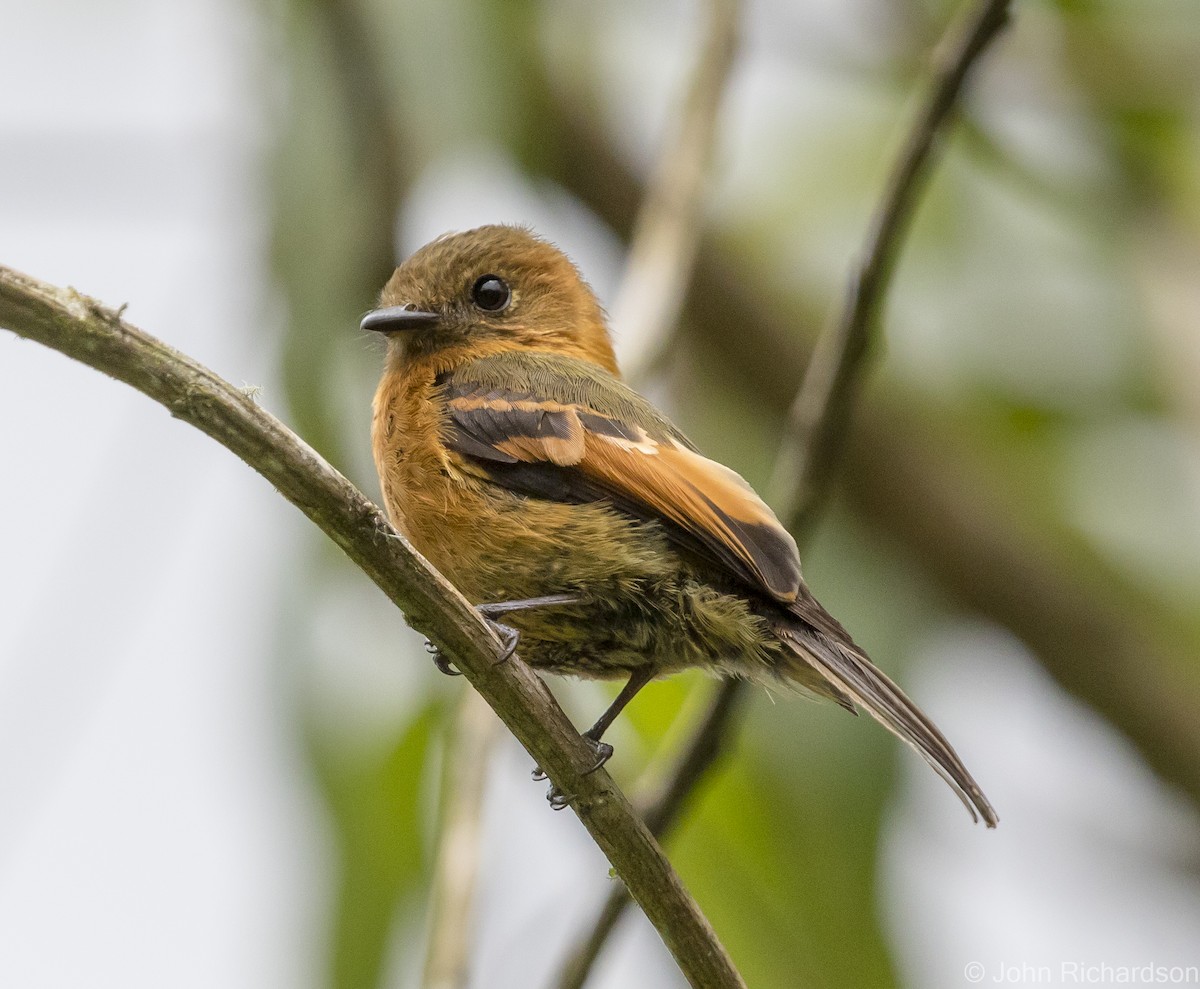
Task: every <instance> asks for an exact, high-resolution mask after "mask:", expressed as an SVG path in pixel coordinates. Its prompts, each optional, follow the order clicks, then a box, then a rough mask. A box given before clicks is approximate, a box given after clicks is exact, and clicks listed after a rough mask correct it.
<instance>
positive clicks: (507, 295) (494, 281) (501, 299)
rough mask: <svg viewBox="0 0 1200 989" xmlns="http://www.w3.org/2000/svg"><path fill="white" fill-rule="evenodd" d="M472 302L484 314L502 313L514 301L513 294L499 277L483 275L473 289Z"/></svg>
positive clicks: (506, 283)
mask: <svg viewBox="0 0 1200 989" xmlns="http://www.w3.org/2000/svg"><path fill="white" fill-rule="evenodd" d="M471 301H472V302H474V303H475V305H476V306H477V307H478V308H480V309H482V310H483V311H484V312H501V311H502V310H504V309H507V308H508V304H509V303H510V302H511V301H512V292H511V291H510V289H509V287H508V282H506V281H505V280H504V279H503V278H501V277H499V276H498V275H481V276H480V277H479V278H477V279H476V280H475V285H474V287H473V288H472V289H471Z"/></svg>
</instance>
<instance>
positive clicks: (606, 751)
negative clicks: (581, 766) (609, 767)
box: [583, 732, 613, 776]
mask: <svg viewBox="0 0 1200 989" xmlns="http://www.w3.org/2000/svg"><path fill="white" fill-rule="evenodd" d="M583 738H584V740H585V741H587V742H590V743H591V746H592V749H593V750H594V751H595V753H596V764H595V765H594V766H592V768H591V769H587V770H584V772H583V775H584V776H590V775H591V774H592V773H594V772H595V771H596V770H597V769H599V768H600V767H601V766H603V765H604V764H605V763H606V762H608V760H609V759H611V758H612V754H613V747H612V746H611V745H609V744H608V742H598V741H596V740H595V739H594V738H591V737H589V736H588V734H587V732H584V734H583Z"/></svg>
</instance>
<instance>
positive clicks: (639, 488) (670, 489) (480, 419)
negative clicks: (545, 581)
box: [443, 364, 800, 602]
mask: <svg viewBox="0 0 1200 989" xmlns="http://www.w3.org/2000/svg"><path fill="white" fill-rule="evenodd" d="M566 366H567V367H568V368H569V366H570V365H569V364H568V365H566ZM610 381H611V387H612V388H614V390H618V391H619V394H618V398H619V401H616V402H613V403H611V404H613V405H615V406H617V407H619V408H622V409H623V412H624V414H623V415H613V414H606V413H605V412H601V411H600V410H598V409H597V408H596V407H595V405H597V404H609V403H603V402H602V401H601V402H597V401H595V398H602V397H603V396H601V395H597V394H596V389H597V388H601V389H602V388H603V387H604V386H605V385H606V384H608V383H606V382H604V381H603V380H602V379H597V378H596V376H595V374H594V373H593V374H590V375H589V376H588V377H587V379H586V381H585V382H583V383H582V384H580V383H572V382H570V381H567V382H562V381H558V382H557V384H558V385H559V389H560V390H562V391H566V392H575V393H578V394H580V397H579V398H577V399H576V400H574V401H569V400H567V401H564V400H562V399H561V398H560V397H558V396H554V397H551V396H547V395H544V394H543V395H538V394H534V393H532V392H528V391H523V390H520V389H513V390H511V391H510V390H505V389H504V388H502V387H497V386H495V385H493V386H490V387H486V386H482V385H481V384H480V383H479V382H477V381H472V380H471V379H470V377H469V375H461V374H458V373H456V374H455V375H453V376H451V377H449V378H448V379H447V380H445V381H444V382H443V387H444V389H445V400H446V408H447V413H448V425H449V429H448V430H447V431H446V437H445V439H446V442H447V444H448V445H449V446H450V447H451V448H452V449H454V450H456V451H457V452H458V453H460V454H462V455H463V456H466V457H469V458H473V459H474V460H475V461H477V462H479V463H481V464H482V466H483V469H484V472H485V473H486V474H487V475H488V476H489V477H490V478H491V479H492V480H494V481H497V482H498V483H501V484H506V485H507V486H509V487H512V488H514V489H517V490H521V491H522V492H523V493H526V494H532V495H535V496H537V497H549V498H554V499H555V500H571V501H596V500H601V499H605V500H609V501H611V502H612V503H613V504H614V505H615V506H616V507H617V508H618V509H620V510H622V511H625V512H628V513H629V514H632V515H634V516H637V517H640V518H649V519H655V520H659V521H662V522H664V523H667V526H666V527H667V531H668V532H669V533H670V534H671V535H672V536H673V537H674V538H676V539H677V541H679V542H680V543H682V544H685V545H687V546H688V547H689V548H691V549H693V550H695V551H698V552H700V553H701V554H702V555H704V556H706V557H707V558H709V559H710V560H711V561H713V562H715V563H718V564H720V565H722V566H724V567H725V568H726V569H728V570H729V571H731V572H732V573H733V574H734V575H735V576H737V577H738V578H740V579H741V580H743V581H744V582H746V583H748V584H750V585H751V586H753V587H754V588H756V589H757V590H759V591H761V592H765V593H767V594H769V595H770V596H771V597H774V598H775V599H777V600H779V601H783V602H791V601H795V600H796V597H797V593H798V591H799V588H800V557H799V554H798V552H797V550H796V543H795V541H794V540H793V539H792V537H791V535H790V534H789V533H788V532H787V530H786V529H784V528H783V526H782V525H780V524H779V520H778V519H776V517H775V515H774V513H773V512H772V511H771V509H770V508H768V507H767V505H766V504H765V503H764V502H763V501H762V499H760V498H759V497H758V495H756V494H755V493H754V490H753V489H752V488H751V487H750V485H749V484H747V483H746V482H745V481H744V480H743V479H742V478H741V477H740V476H739V475H738V474H736V473H735V472H734V471H732V470H730V469H729V468H727V467H725V466H723V465H721V464H718V463H716V462H715V461H712V460H709V459H707V458H706V457H703V456H701V455H700V454H699V453H697V452H695V450H693V449H692V448H691V446H690V444H688V442H687V441H686V440H685V439H684V438H683V437H682V436H680V435H679V434H678V433H677V432H675V431H674V429H673V427H669V425H668V428H664V424H665V420H663V419H662V416H661V414H660V413H658V412H657V410H655V409H654V408H653V406H650V405H649V404H648V403H644V405H645V411H644V414H640V415H639V414H637V413H639V412H641V411H642V410H641V409H640V408H639V407H638V406H637V405H636V404H634V402H633V401H632V400H631V398H630V396H631V395H632V394H633V393H631V392H628V389H625V388H624V386H623V385H621V384H620V383H619V382H617V381H616V379H610ZM583 384H586V385H587V386H588V387H587V388H585V387H583V386H582V385H583ZM589 390H590V391H591V393H592V394H593V396H594V398H593V401H588V400H587V399H586V397H584V394H583V393H586V392H587V391H589ZM631 412H632V413H633V414H630V413H631ZM638 420H641V421H638ZM668 430H669V431H668Z"/></svg>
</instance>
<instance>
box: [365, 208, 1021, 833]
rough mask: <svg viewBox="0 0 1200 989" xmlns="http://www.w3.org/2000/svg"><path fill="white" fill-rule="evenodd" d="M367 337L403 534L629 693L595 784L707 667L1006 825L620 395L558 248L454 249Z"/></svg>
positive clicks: (940, 743) (456, 245) (792, 548)
mask: <svg viewBox="0 0 1200 989" xmlns="http://www.w3.org/2000/svg"><path fill="white" fill-rule="evenodd" d="M361 327H362V329H363V330H366V331H371V332H373V333H378V334H381V335H382V336H384V337H385V338H386V340H387V347H386V356H385V358H384V370H383V374H382V377H381V379H380V383H379V386H378V389H377V391H376V393H375V398H374V403H373V415H372V426H371V433H372V451H373V455H374V460H375V465H376V468H377V470H378V473H379V481H380V489H381V492H382V495H383V499H384V503H385V506H386V509H387V512H388V515H389V517H390V519H391V521H392V523H393V525H394V526H395V527H396V529H397V530H398V531H399V532H400V533H402V534H403V535H404V536H405V537H406V538H407V539H408V540H409V541H410V542H411V544H412V545H413V546H414V547H415V548H416V549H417V550H418V551H419V552H420V553H421V554H422V555H423V556H424V557H425V558H426V559H427V560H429V561H430V562H431V563H432V564H433V565H434V566H435V567H436V568H437V569H438V570H440V571H441V572H442V573H443V574H444V575H445V576H446V577H447V578H449V579H450V581H451V582H452V583H454V584H455V585H456V586H457V587H458V588H459V590H460V591H462V593H463V594H464V595H465V596H466V598H467V599H468V600H469V601H470V602H471V603H472V604H473V605H475V606H476V608H477V610H478V611H479V612H480V614H481V615H483V616H484V618H485V619H486V620H488V621H490V622H492V623H493V625H494V627H497V630H498V631H499V632H500V633H501V634H502V635H503V636H504V637H505V639H506V642H507V643H508V652H509V653H510V654H511V652H512V651H513V649H514V648H516V647H517V645H518V643H519V650H520V651H519V655H520V657H521V659H522V660H523V661H525V662H526V663H528V664H529V665H530V666H532V667H533V668H535V669H537V670H543V671H546V672H550V673H554V674H564V675H573V676H578V677H586V678H596V679H624V681H625V683H624V686H623V688H622V689H621V691H620V692H619V694H618V695H617V697H616V699H615V700H614V701H613V702H612V704H611V705H610V706H609V708H608V709H607V710H606V711H605V712H604V713H603V714H602V715H601V717H600V718H599V719H598V720H597V722H596V723H595V724H594V725H593V726H592V727H591V728H590V729H588V730H587V731H586V732H584V733H583V736H584V738H585V739H587V740H588V741H589V742H591V744H592V745H593V747H594V748H595V750H596V752H597V767H598V766H599V765H600V764H602V763H603V761H604V760H605V759H607V758H608V757H609V756H610V755H611V754H612V748H611V746H609V745H608V744H607V743H605V742H603V735H604V733H605V731H606V730H607V728H608V727H609V726H610V725H611V724H612V722H613V721H614V720H615V719H616V717H617V716H618V715H619V714H620V712H621V711H622V710H623V709H624V707H625V706H626V705H627V704H628V703H629V702H630V701H631V700H632V699H633V697H634V696H635V695H636V694H637V693H638V692H639V691H640V690H641V689H642V688H643V687H644V686H645V685H646V684H648V683H650V682H651V681H652V680H654V679H655V678H658V677H662V676H666V675H669V674H672V673H675V672H678V671H681V670H684V669H688V668H692V667H700V668H703V669H705V670H707V671H709V672H711V673H713V674H716V675H718V676H723V677H739V678H745V679H748V680H751V681H754V682H759V683H765V684H769V685H770V684H786V685H788V686H791V687H794V688H796V689H798V690H799V691H800V692H802V693H807V694H809V695H815V696H816V697H818V698H825V699H828V700H831V701H833V702H835V703H837V704H839V705H841V706H842V707H843V708H846V709H847V710H849V711H850V712H851V713H857V709H859V708H861V709H862V710H865V711H866V712H867V713H868V714H870V715H871V716H872V717H874V718H875V719H876V720H877V721H879V722H880V723H882V724H883V725H884V726H885V727H886V728H888V729H889V730H891V731H892V732H893V733H894V734H895V735H897V736H898V737H899V738H900V739H901V740H902V741H904V742H905V743H907V744H908V745H909V746H911V747H912V748H913V749H915V750H916V751H917V753H918V754H919V755H920V756H921V757H922V758H924V760H925V761H926V762H927V763H928V764H929V765H930V766H931V767H932V768H933V769H934V770H935V771H936V772H937V773H938V775H940V776H941V777H942V779H944V780H945V781H946V782H947V783H948V784H949V785H950V787H951V788H952V789H953V790H954V792H955V793H956V794H957V795H958V797H959V798H960V799H961V800H962V802H963V804H964V805H965V806H966V808H967V810H968V811H969V812H970V813H971V816H972V818H974V819H975V820H976V821H978V820H979V819H980V818H982V819H983V821H984V822H985V823H986V824H987V825H988V827H994V826H995V825H996V823H997V821H998V817H997V815H996V812H995V811H994V810H993V808H992V805H991V804H990V803H989V802H988V800H987V798H986V797H985V796H984V794H983V792H982V790H981V789H980V788H979V786H978V784H976V782H975V780H974V779H973V778H972V776H971V774H970V773H969V772H968V771H967V769H966V767H965V766H964V765H963V763H962V761H961V760H960V759H959V757H958V755H957V754H956V753H955V751H954V749H953V747H952V746H951V745H950V743H949V742H948V741H947V740H946V738H945V736H944V735H943V734H942V733H941V731H940V730H939V729H938V728H937V726H936V725H934V723H933V722H932V721H931V720H930V719H929V717H927V716H926V715H925V714H924V713H923V712H922V711H921V710H920V708H918V707H917V706H916V705H915V704H914V703H913V702H912V701H910V700H909V699H908V698H907V697H906V696H905V694H904V693H903V691H902V690H901V689H900V688H899V687H898V686H897V685H896V684H895V683H893V681H892V680H891V679H890V678H889V677H888V676H887V675H886V674H884V673H883V672H882V671H881V670H879V669H878V668H877V667H876V666H875V665H874V664H873V663H872V662H871V660H870V659H869V658H868V656H867V654H866V652H864V651H863V649H861V648H860V647H859V646H858V645H857V644H856V643H855V642H854V640H853V639H852V638H851V636H850V634H849V633H848V632H847V631H846V629H845V628H844V627H843V626H842V625H841V623H840V622H838V621H837V619H835V618H834V617H833V616H832V615H830V614H829V612H827V611H826V610H825V609H824V608H823V607H822V606H821V605H820V604H819V603H818V601H817V600H816V598H815V597H814V596H813V595H812V593H811V592H810V591H809V589H808V587H807V585H806V584H805V582H804V579H803V577H802V575H801V568H800V556H799V553H798V551H797V547H796V543H795V540H794V539H793V538H792V536H791V535H790V534H789V533H788V531H787V529H786V528H785V527H784V526H783V525H782V524H781V523H780V522H779V520H778V518H777V517H776V516H775V514H774V512H772V510H771V509H770V508H769V507H768V506H767V505H766V503H765V502H764V501H763V500H762V499H761V498H760V497H759V496H758V495H757V494H756V493H755V492H754V490H753V488H751V486H750V485H749V484H748V483H747V482H746V481H745V480H744V479H743V478H742V477H741V476H740V475H739V474H737V473H736V472H735V471H733V470H731V469H730V468H728V467H726V466H724V465H722V464H720V463H718V462H716V461H714V460H710V459H708V458H707V457H705V456H704V455H703V454H702V453H700V452H699V450H697V448H696V447H695V446H694V445H693V444H692V443H691V442H690V441H689V440H688V439H687V438H686V436H684V434H683V433H682V432H681V431H680V430H679V429H678V428H677V427H676V426H675V425H674V424H673V423H672V422H671V421H670V420H669V419H668V418H667V416H666V415H665V414H664V413H663V412H661V411H660V410H659V409H658V408H656V407H655V406H654V405H653V404H652V403H651V402H650V401H648V400H647V399H646V398H644V397H642V396H641V395H640V394H638V393H637V392H636V391H634V390H633V389H632V388H631V387H629V386H628V385H627V384H626V383H625V382H623V381H622V380H621V374H620V370H619V368H618V366H617V359H616V356H615V353H614V351H613V346H612V340H611V336H610V333H609V328H608V323H607V317H606V315H605V312H604V309H603V308H602V306H601V304H600V303H599V301H598V300H597V297H596V295H595V293H594V292H593V291H592V289H591V288H590V287H589V286H588V284H587V282H586V281H585V280H584V278H583V276H582V275H581V274H580V272H579V270H578V269H577V268H576V266H575V265H574V264H573V263H572V261H571V260H570V259H569V258H568V257H567V256H566V255H565V254H564V253H563V252H562V251H561V250H559V249H558V248H557V247H556V246H554V245H553V244H552V243H550V242H549V241H547V240H545V239H543V238H542V237H540V236H538V235H537V234H535V233H534V232H533V231H532V230H530V229H529V228H527V227H523V226H518V225H502V224H494V225H487V226H480V227H477V228H475V229H473V230H468V231H465V232H455V233H449V234H445V235H443V236H441V237H438V238H437V239H436V240H433V241H432V242H430V243H428V244H426V245H425V246H424V247H422V248H420V249H419V250H417V251H416V252H415V253H414V254H412V255H411V256H410V257H409V258H408V259H407V260H405V261H403V262H402V263H401V264H400V265H399V267H397V268H396V269H395V271H394V273H393V274H392V276H391V277H390V278H389V280H388V282H387V284H386V285H385V286H384V288H383V290H382V292H381V294H380V299H379V305H378V307H377V308H375V309H374V310H372V311H370V312H368V313H367V314H366V316H365V317H364V318H363V319H362V322H361ZM500 618H503V622H500V621H499V620H498V619H500ZM437 659H438V662H439V667H440V668H442V670H443V672H454V671H453V670H452V668H451V667H450V666H449V664H448V663H447V662H446V661H445V660H444V659H442V658H441V657H437ZM556 796H557V797H561V794H558V795H556V794H555V793H554V792H553V791H552V793H551V802H552V803H554V802H555V798H556Z"/></svg>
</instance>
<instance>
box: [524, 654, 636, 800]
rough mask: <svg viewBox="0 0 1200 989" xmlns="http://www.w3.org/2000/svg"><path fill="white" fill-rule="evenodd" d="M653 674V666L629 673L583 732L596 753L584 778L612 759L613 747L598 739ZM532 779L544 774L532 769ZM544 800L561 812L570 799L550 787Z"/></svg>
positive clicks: (540, 777)
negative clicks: (595, 718)
mask: <svg viewBox="0 0 1200 989" xmlns="http://www.w3.org/2000/svg"><path fill="white" fill-rule="evenodd" d="M655 672H657V671H656V670H655V668H654V667H653V666H642V667H639V668H638V669H636V670H634V671H633V672H632V673H630V674H629V679H628V680H627V681H626V682H625V686H624V687H622V688H621V692H620V693H619V694H617V696H616V698H615V699H614V700H613V702H612V703H611V704H609V705H608V709H607V710H606V711H605V712H604V713H603V714H602V715H600V717H599V718H598V719H597V720H596V723H595V724H594V725H592V727H591V728H589V729H588V730H587V731H585V732H583V735H582V737H583V738H584V739H586V740H587V741H588V742H589V743H590V744H591V746H592V748H593V749H594V750H595V752H596V764H595V765H594V766H592V768H591V769H588V770H585V771H584V773H583V775H584V776H587V775H589V774H590V773H594V772H595V771H596V770H597V769H599V768H600V767H601V766H603V765H604V764H605V763H606V762H608V760H609V759H611V758H612V754H613V747H612V746H611V745H609V744H608V743H607V742H602V741H600V739H601V738H603V737H604V733H605V732H606V731H608V728H609V726H610V725H611V724H612V723H613V722H614V721H616V720H617V716H618V715H619V714H620V713H621V712H622V711H624V710H625V707H626V705H628V704H629V702H630V701H631V700H633V699H634V697H636V696H637V693H638V691H639V690H641V689H642V688H643V687H644V686H646V684H648V683H649V682H650V681H651V680H653V679H654V674H655ZM533 778H534V779H535V780H542V779H545V778H546V774H545V773H543V772H542V770H541V768H540V767H539V768H537V769H534V771H533ZM546 799H547V800H548V801H549V802H550V806H551V807H553V808H554V809H555V810H562V809H563V808H564V807H566V806H568V805H569V804H570V802H571V799H572V798H571V797H568V796H564V795H563V792H562V791H561V790H559V788H558V787H556V786H551V787H550V790H549V792H548V793H547V794H546Z"/></svg>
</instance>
